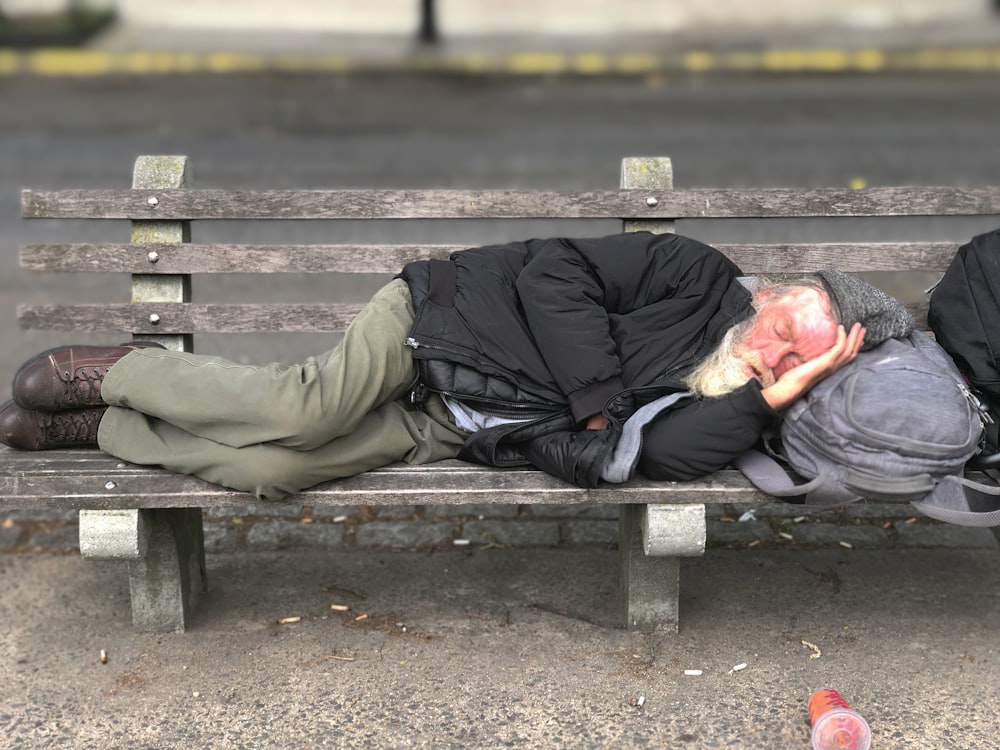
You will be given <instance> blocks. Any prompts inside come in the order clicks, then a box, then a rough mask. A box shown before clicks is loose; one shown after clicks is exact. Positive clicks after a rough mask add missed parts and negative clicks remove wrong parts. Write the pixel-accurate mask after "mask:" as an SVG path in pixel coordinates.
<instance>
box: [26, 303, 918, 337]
mask: <svg viewBox="0 0 1000 750" xmlns="http://www.w3.org/2000/svg"><path fill="white" fill-rule="evenodd" d="M906 307H907V309H908V310H909V311H910V313H911V314H912V315H913V317H914V319H915V320H916V321H917V323H918V324H919V325H920V326H921V327H926V321H927V304H926V303H923V302H916V303H907V304H906ZM360 309H361V304H360V303H333V302H331V303H311V304H310V303H284V302H282V303H270V304H256V303H253V304H223V305H211V304H208V305H206V304H198V303H195V302H190V303H182V302H139V303H121V304H90V305H25V306H22V307H20V308H19V309H18V316H19V318H20V322H21V327H22V328H24V329H26V330H43V331H129V332H131V333H134V334H137V335H139V336H142V337H150V336H155V335H172V334H192V333H254V332H261V333H276V332H284V333H306V332H311V331H319V332H324V333H325V332H341V331H343V330H344V329H345V328H346V327H347V325H348V323H350V322H351V320H352V319H353V318H354V316H355V315H357V313H358V311H359V310H360Z"/></svg>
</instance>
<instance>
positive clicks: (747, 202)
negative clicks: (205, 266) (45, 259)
mask: <svg viewBox="0 0 1000 750" xmlns="http://www.w3.org/2000/svg"><path fill="white" fill-rule="evenodd" d="M21 213H22V216H24V217H25V218H54V219H72V218H77V219H132V220H156V221H186V220H194V219H473V218H492V219H507V218H510V219H513V218H516V219H524V218H608V217H616V218H620V219H683V218H766V217H819V216H831V217H835V216H844V217H859V216H976V215H992V214H997V215H1000V187H986V188H958V187H901V188H895V187H894V188H866V189H861V190H852V189H837V188H831V189H820V190H793V189H784V188H775V189H767V190H711V189H691V190H678V189H651V190H638V189H624V190H607V191H587V192H556V191H535V190H272V191H259V192H254V191H228V190H195V189H164V190H156V189H148V188H146V189H132V190H55V191H48V190H25V191H23V192H22V195H21Z"/></svg>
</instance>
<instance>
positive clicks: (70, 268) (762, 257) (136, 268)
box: [21, 242, 959, 274]
mask: <svg viewBox="0 0 1000 750" xmlns="http://www.w3.org/2000/svg"><path fill="white" fill-rule="evenodd" d="M958 244H959V243H958V242H853V243H846V242H845V243H784V244H748V243H742V244H717V245H716V247H717V248H718V249H719V250H721V251H722V252H724V253H725V254H726V255H728V256H729V257H730V258H732V259H733V260H734V261H735V262H736V264H737V265H739V266H740V268H742V269H743V270H744V271H746V272H747V273H754V274H756V273H781V274H786V273H787V274H795V273H807V272H809V271H813V270H816V269H818V268H829V267H835V268H839V269H840V270H842V271H855V272H856V271H899V270H902V269H906V270H911V271H941V270H943V269H944V268H945V267H946V266H947V265H948V262H949V261H950V260H951V258H952V256H953V255H954V253H955V250H956V249H957V247H958ZM464 248H465V246H464V245H440V244H438V245H417V244H408V245H347V244H344V245H240V244H211V245H208V244H180V243H177V244H161V245H158V244H140V243H137V244H127V243H106V244H99V243H73V244H25V245H22V247H21V267H22V268H25V269H26V270H29V271H67V272H93V273H141V274H198V273H397V272H398V271H399V270H400V269H401V268H402V267H403V266H404V265H405V264H406V263H408V262H410V261H413V260H423V259H427V258H447V257H448V256H449V255H450V254H451V253H453V252H455V251H458V250H463V249H464Z"/></svg>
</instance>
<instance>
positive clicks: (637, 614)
mask: <svg viewBox="0 0 1000 750" xmlns="http://www.w3.org/2000/svg"><path fill="white" fill-rule="evenodd" d="M619 528H620V533H619V543H618V544H619V550H620V553H621V576H622V582H621V591H622V596H623V598H624V609H625V622H626V627H627V628H628V629H629V630H638V631H644V632H652V631H655V630H663V631H668V632H673V633H676V632H677V629H678V622H679V614H680V613H679V609H680V607H679V603H680V570H681V560H680V558H681V557H695V556H699V555H702V554H704V552H705V535H706V525H705V506H704V505H701V504H695V505H623V506H622V507H621V515H620V527H619Z"/></svg>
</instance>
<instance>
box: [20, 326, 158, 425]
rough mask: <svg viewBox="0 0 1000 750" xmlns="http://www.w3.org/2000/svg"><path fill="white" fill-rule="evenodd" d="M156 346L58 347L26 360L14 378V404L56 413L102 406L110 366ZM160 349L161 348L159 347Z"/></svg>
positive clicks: (145, 344)
mask: <svg viewBox="0 0 1000 750" xmlns="http://www.w3.org/2000/svg"><path fill="white" fill-rule="evenodd" d="M150 346H154V347H160V345H159V344H153V343H150V342H135V343H130V344H123V345H121V346H60V347H57V348H55V349H49V350H48V351H45V352H42V353H41V354H39V355H37V356H35V357H33V358H31V359H29V360H28V361H27V362H25V363H24V364H23V365H21V369H19V370H18V371H17V374H16V375H15V376H14V384H13V388H12V391H13V396H14V402H15V403H16V404H17V405H18V406H20V407H22V408H23V409H30V410H32V411H48V412H57V411H63V410H65V409H85V408H88V407H95V406H104V405H105V404H104V401H102V400H101V383H102V382H103V381H104V376H105V375H107V374H108V370H110V369H111V365H113V364H114V363H115V362H117V361H118V360H119V359H121V358H122V357H124V356H125V355H126V354H128V353H129V352H133V351H135V350H136V349H145V348H147V347H150ZM160 348H162V347H160Z"/></svg>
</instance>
